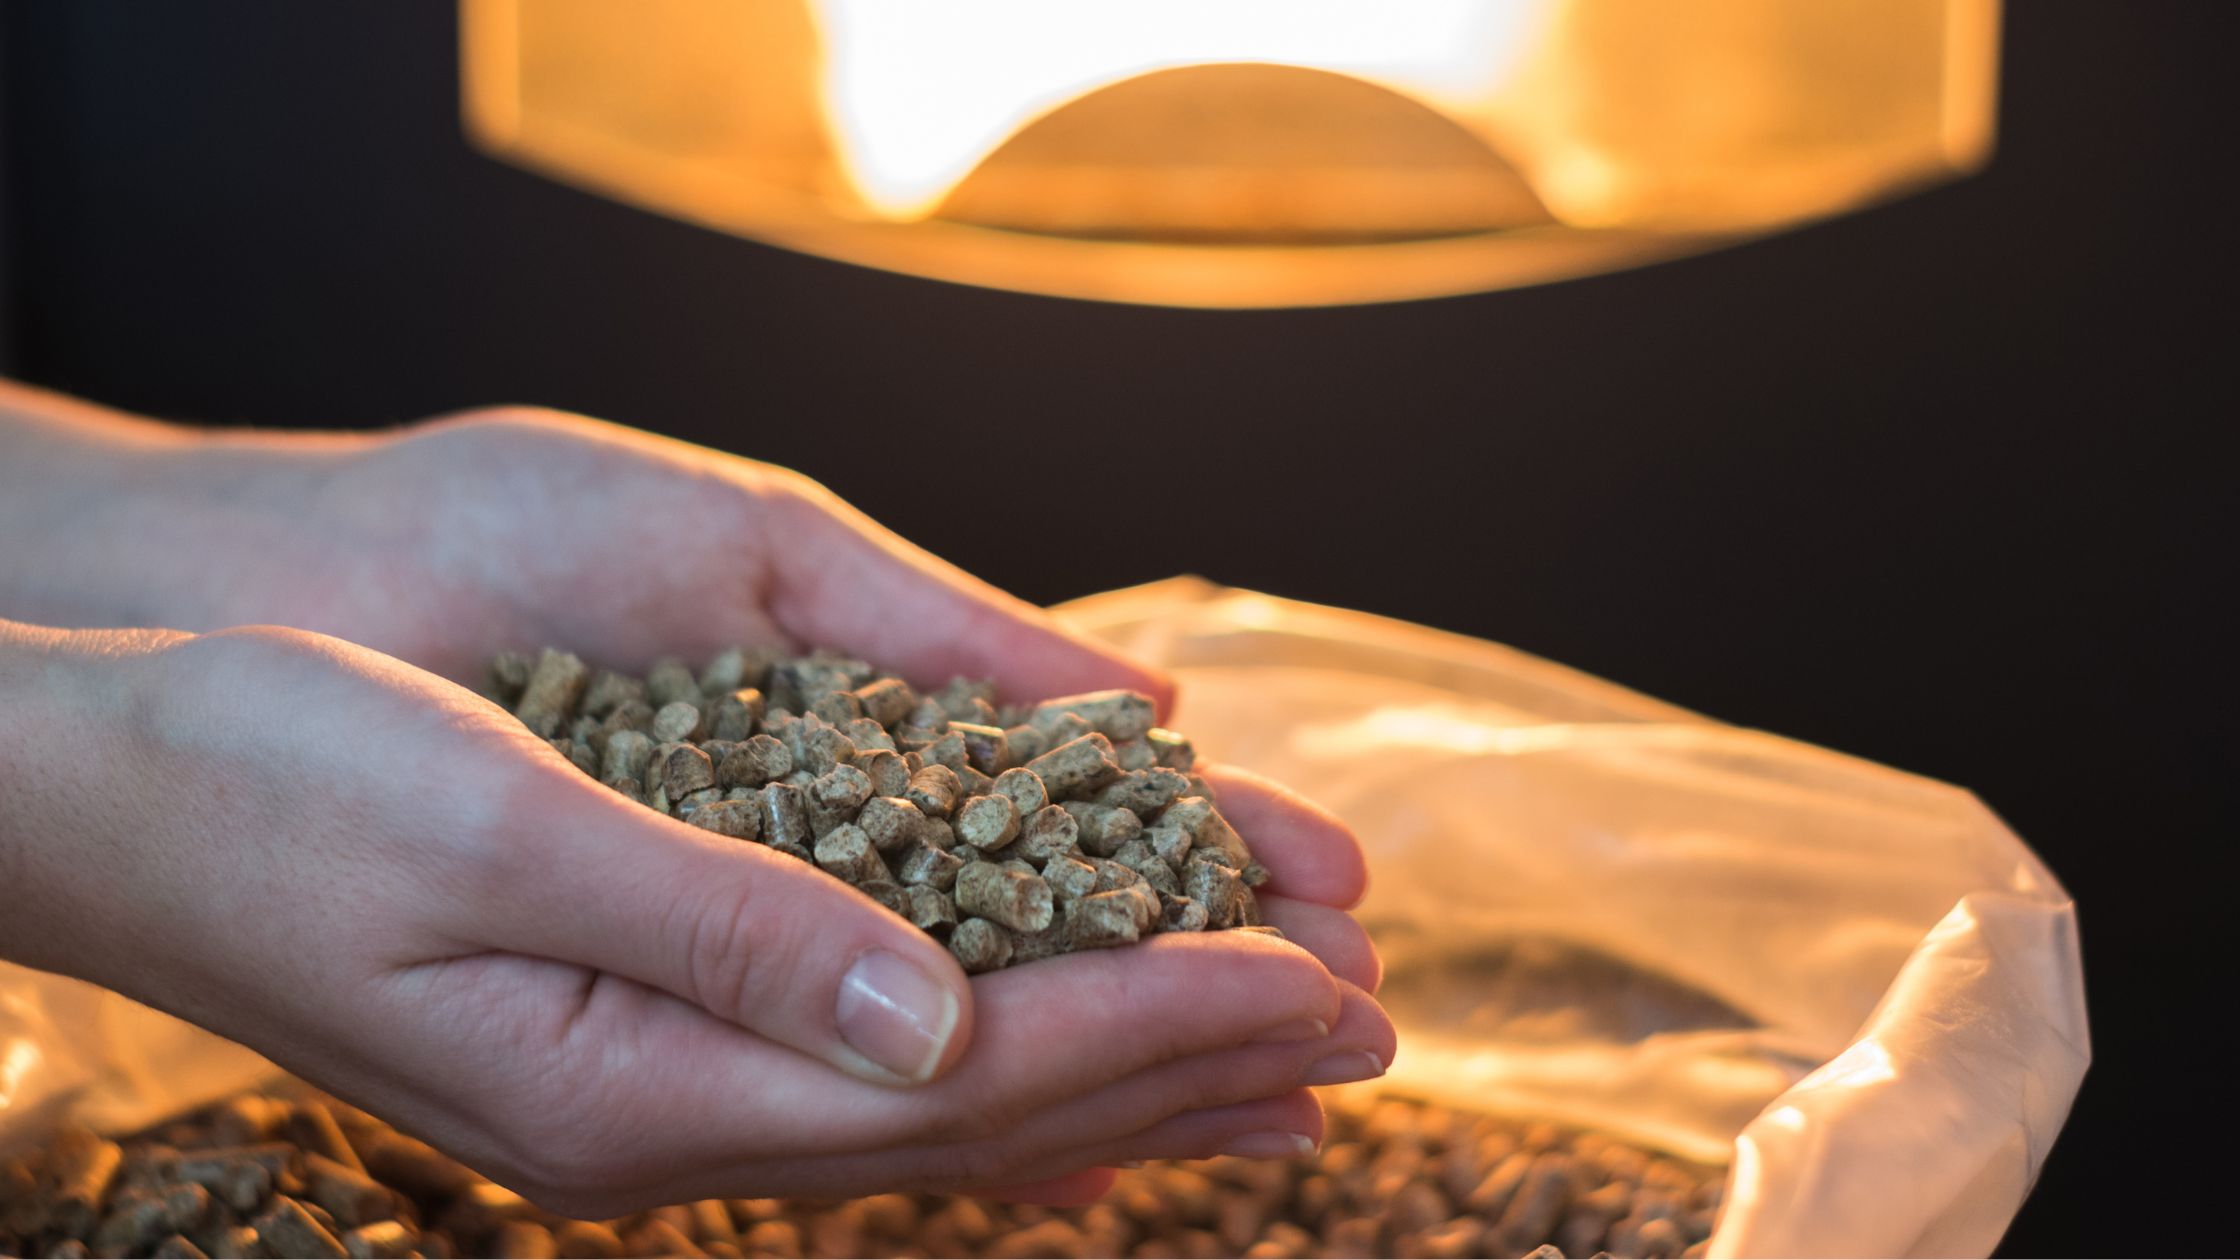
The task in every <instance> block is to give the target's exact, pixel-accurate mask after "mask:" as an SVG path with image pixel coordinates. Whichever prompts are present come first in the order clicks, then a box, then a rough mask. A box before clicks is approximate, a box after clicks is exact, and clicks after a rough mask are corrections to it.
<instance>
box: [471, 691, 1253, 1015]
mask: <svg viewBox="0 0 2240 1260" xmlns="http://www.w3.org/2000/svg"><path fill="white" fill-rule="evenodd" d="M484 690H485V693H486V694H487V695H489V696H490V698H492V699H493V700H496V701H497V702H498V703H500V704H503V705H505V706H506V707H508V708H510V709H511V710H512V711H513V713H514V715H515V716H517V717H519V718H520V719H521V721H522V722H523V723H524V724H525V725H527V726H528V727H529V729H530V730H532V731H535V732H536V733H537V734H538V735H540V736H542V737H544V738H545V739H547V740H549V741H551V744H552V746H553V748H554V749H556V750H557V751H558V752H560V754H561V755H563V756H565V757H567V758H569V759H570V760H571V761H573V762H574V763H575V765H576V766H577V768H579V769H581V770H582V771H583V772H584V773H585V774H588V775H591V776H592V777H593V778H596V779H598V780H599V781H600V782H602V783H604V784H606V785H607V786H608V787H610V788H612V789H614V790H615V791H617V792H620V793H621V794H623V795H624V796H627V797H629V798H630V799H632V800H634V801H640V802H642V803H644V804H646V805H648V806H651V807H652V808H654V809H658V810H660V811H662V812H663V813H666V814H670V815H672V816H674V817H676V818H679V819H682V820H683V821H685V822H689V823H691V824H693V825H694V826H697V827H702V828H705V829H706V830H709V831H713V832H716V833H718V834H720V835H725V836H730V837H733V838H736V839H739V840H742V841H749V842H753V843H757V844H763V845H767V846H769V847H770V848H772V849H774V850H776V851H778V852H780V853H784V854H787V855H789V856H791V857H796V858H799V859H801V860H802V861H804V862H813V863H815V864H816V865H817V866H818V867H820V868H822V869H823V870H825V871H826V872H828V873H830V874H832V875H835V876H837V877H839V878H841V879H844V880H846V881H847V882H849V883H850V884H853V885H855V886H856V887H857V888H858V889H861V890H862V891H863V892H864V893H866V894H867V895H869V896H870V897H871V898H872V899H873V900H875V901H877V902H879V903H880V904H882V905H884V906H886V907H887V908H888V909H890V910H892V911H894V912H895V913H896V914H899V915H901V916H903V917H904V918H906V919H908V920H910V922H912V923H913V924H915V925H917V926H918V927H919V928H922V929H923V930H925V931H926V932H928V933H931V934H932V935H934V936H936V937H938V938H940V939H941V940H943V941H945V942H946V943H947V944H948V947H949V950H950V952H951V953H953V954H955V955H956V956H957V959H958V961H959V962H961V963H962V964H963V965H964V969H965V970H966V971H968V972H975V973H977V972H984V971H994V970H996V969H998V968H1001V967H1004V966H1007V965H1010V964H1012V963H1019V962H1031V961H1033V960H1035V959H1039V958H1047V957H1050V956H1051V955H1054V954H1062V953H1067V952H1070V951H1073V950H1081V949H1097V948H1102V947H1105V946H1112V945H1125V944H1128V943H1130V942H1133V941H1136V940H1139V939H1141V938H1142V937H1144V936H1147V935H1150V934H1152V933H1155V932H1197V931H1206V930H1212V929H1239V930H1243V931H1250V932H1266V933H1271V934H1275V935H1281V933H1280V932H1278V931H1277V930H1276V929H1275V928H1273V927H1268V926H1265V925H1263V924H1262V923H1261V922H1260V912H1259V906H1258V902H1257V900H1256V899H1255V897H1254V895H1253V891H1252V890H1253V889H1254V888H1255V887H1258V886H1259V885H1261V884H1262V883H1264V882H1265V881H1266V880H1267V871H1266V870H1265V868H1263V867H1261V866H1260V865H1259V864H1258V863H1257V862H1254V861H1253V860H1252V855H1251V853H1250V852H1248V851H1247V850H1246V848H1245V846H1244V842H1243V841H1242V840H1240V839H1239V838H1238V836H1237V833H1236V831H1235V829H1233V828H1232V827H1230V825H1229V824H1228V822H1227V821H1226V820H1224V819H1223V818H1222V816H1221V813H1220V811H1219V810H1217V809H1215V808H1214V806H1213V803H1212V793H1211V791H1210V790H1209V789H1208V787H1207V785H1206V782H1205V780H1204V779H1202V778H1200V777H1198V776H1197V775H1195V774H1193V773H1192V772H1191V771H1192V766H1193V763H1194V762H1195V760H1196V753H1195V752H1194V751H1193V750H1192V748H1191V746H1190V742H1189V741H1188V740H1186V739H1184V738H1183V737H1181V736H1180V735H1177V734H1175V733H1174V732H1172V731H1168V730H1163V729H1160V728H1159V727H1156V726H1154V725H1152V722H1153V719H1154V717H1155V713H1154V710H1153V705H1152V701H1151V698H1150V697H1149V696H1145V695H1142V694H1141V693H1138V692H1133V691H1100V692H1094V693H1090V694H1086V695H1077V696H1061V697H1058V698H1057V699H1053V700H1044V701H1042V702H1040V703H1037V704H1030V705H1011V706H1007V707H1003V708H998V707H997V705H996V703H995V694H994V690H993V688H992V687H990V686H989V685H988V684H986V683H977V682H971V681H968V680H966V679H962V678H958V679H952V680H951V681H950V682H949V683H948V685H947V686H945V687H943V688H941V689H940V690H939V691H937V692H934V693H932V694H929V695H924V696H921V695H919V694H918V693H917V692H915V691H914V690H912V689H911V686H910V684H909V683H907V682H905V681H903V680H902V679H900V678H896V677H894V676H892V675H888V674H883V673H881V672H880V671H879V670H877V669H875V668H874V667H873V666H871V665H870V664H869V663H867V662H864V661H859V660H854V659H852V658H849V657H845V656H840V655H836V654H833V653H829V652H816V653H812V654H810V655H807V656H789V655H787V654H785V653H784V652H781V651H777V650H757V649H733V650H730V651H727V652H723V653H720V654H718V655H717V656H716V658H715V659H714V660H712V661H710V662H708V664H707V666H706V667H705V668H703V669H701V670H700V671H698V672H697V673H695V672H694V671H693V670H692V669H691V668H690V667H689V666H688V665H686V664H685V663H684V662H683V661H679V660H674V659H672V660H664V661H660V662H657V663H656V664H655V665H654V666H653V668H652V669H651V670H649V671H648V672H647V674H646V675H645V677H643V678H639V677H635V676H632V675H629V674H622V673H616V672H614V671H611V670H600V671H593V670H592V669H590V668H589V667H588V666H586V665H585V664H584V663H583V661H582V660H581V659H579V658H577V657H576V656H574V655H572V654H570V653H567V652H561V651H556V650H553V649H550V648H548V649H546V650H545V651H544V652H543V653H542V654H540V655H539V656H538V657H537V658H536V659H535V660H534V661H532V660H530V659H529V658H528V657H526V656H522V655H518V654H511V653H509V654H503V655H500V656H499V657H497V658H496V659H495V660H493V661H492V662H491V666H490V671H489V678H488V680H487V683H486V685H485V688H484Z"/></svg>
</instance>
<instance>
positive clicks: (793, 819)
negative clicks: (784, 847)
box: [761, 783, 815, 849]
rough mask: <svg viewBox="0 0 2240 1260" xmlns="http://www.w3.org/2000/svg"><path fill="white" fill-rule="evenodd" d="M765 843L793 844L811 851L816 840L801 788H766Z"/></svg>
mask: <svg viewBox="0 0 2240 1260" xmlns="http://www.w3.org/2000/svg"><path fill="white" fill-rule="evenodd" d="M761 796H762V840H763V843H765V844H768V845H771V846H773V847H775V846H778V845H780V844H789V845H792V846H793V847H795V848H797V849H807V848H808V847H809V846H810V845H811V844H812V843H814V841H815V836H814V835H813V834H812V833H811V831H810V829H809V809H808V805H807V804H806V802H805V798H804V797H803V796H802V793H801V789H800V788H797V787H795V786H793V785H792V784H790V783H766V784H764V785H763V787H762V793H761Z"/></svg>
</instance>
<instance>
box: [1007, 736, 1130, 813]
mask: <svg viewBox="0 0 2240 1260" xmlns="http://www.w3.org/2000/svg"><path fill="white" fill-rule="evenodd" d="M1027 769H1029V770H1032V771H1034V772H1035V774H1036V775H1038V776H1040V777H1041V779H1042V783H1043V786H1044V787H1046V788H1048V789H1049V791H1050V796H1051V798H1052V799H1054V800H1062V799H1064V798H1066V797H1069V796H1073V795H1076V794H1078V793H1080V792H1084V791H1087V790H1089V789H1092V788H1096V787H1101V786H1102V785H1103V784H1104V783H1105V782H1106V781H1108V780H1110V779H1112V778H1113V777H1114V776H1116V775H1118V774H1119V773H1120V767H1119V766H1118V765H1116V764H1114V763H1113V760H1112V741H1111V740H1108V739H1106V738H1105V737H1104V736H1102V735H1099V734H1094V733H1092V734H1088V735H1084V736H1082V737H1081V738H1079V739H1076V740H1072V741H1069V742H1067V743H1064V744H1060V745H1059V746H1057V747H1056V748H1053V749H1051V750H1050V751H1049V752H1046V753H1044V754H1042V755H1041V756H1039V757H1037V758H1035V759H1034V760H1033V761H1030V762H1028V763H1027Z"/></svg>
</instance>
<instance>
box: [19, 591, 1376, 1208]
mask: <svg viewBox="0 0 2240 1260" xmlns="http://www.w3.org/2000/svg"><path fill="white" fill-rule="evenodd" d="M78 668H80V669H82V670H84V671H90V672H88V673H87V674H86V675H85V676H86V678H87V679H88V681H87V682H86V683H85V685H83V686H82V687H80V688H79V689H78V691H77V693H76V694H77V699H76V700H75V701H74V702H73V703H72V705H71V707H72V709H73V710H74V711H75V712H76V713H77V714H78V716H79V718H80V721H79V722H78V723H77V725H76V726H75V727H74V729H73V736H74V738H73V741H71V744H70V747H69V748H68V750H67V753H66V754H54V755H53V757H52V761H51V764H48V765H47V766H46V768H45V772H46V773H47V774H49V775H51V776H53V779H52V780H51V782H52V783H53V786H54V787H55V789H56V790H55V791H54V792H52V793H48V794H46V795H43V796H40V797H37V798H34V805H33V807H34V808H37V807H38V806H37V805H36V801H40V800H45V801H54V800H62V801H67V802H69V804H68V807H67V810H68V812H67V815H66V816H65V817H61V818H52V819H49V818H42V817H32V818H18V819H16V820H15V821H16V822H19V823H24V824H30V825H37V826H39V827H40V828H42V829H43V830H45V831H46V832H48V833H51V834H63V833H67V834H68V836H69V837H70V839H69V841H68V842H67V843H59V844H54V845H47V846H41V845H36V844H34V845H29V846H27V847H26V850H25V851H24V852H22V853H18V854H16V855H14V856H15V859H17V861H18V865H16V866H14V867H11V868H10V873H11V875H20V876H21V877H23V878H25V879H26V880H27V881H29V882H28V883H27V886H34V887H38V888H40V889H41V890H42V891H43V892H44V893H45V895H44V896H43V897H42V898H41V899H40V906H39V907H38V908H37V909H35V910H33V911H32V912H30V914H29V915H28V916H27V917H25V918H22V919H19V920H18V922H17V923H16V924H15V925H14V927H13V928H12V929H11V930H10V932H9V934H8V935H9V939H8V941H7V942H6V944H7V945H8V946H9V948H10V951H11V952H14V953H17V954H18V955H19V956H22V959H23V961H26V962H29V963H31V964H32V965H35V966H43V967H49V968H52V969H55V970H63V971H68V972H71V973H74V974H78V975H81V976H84V977H86V978H88V979H92V980H94V981H96V982H98V983H102V984H105V985H108V986H110V987H113V988H116V989H119V990H121V991H123V992H125V993H127V994H129V995H131V996H135V997H139V998H141V999H143V1000H147V1001H150V1002H152V1003H154V1004H156V1005H159V1006H163V1007H165V1008H167V1009H170V1010H172V1011H174V1012H175V1013H177V1014H180V1015H183V1016H185V1017H187V1018H189V1019H192V1020H195V1021H196V1022H198V1023H201V1024H203V1025H205V1026H207V1027H210V1028H212V1029H214V1030H216V1031H218V1032H220V1033H223V1034H227V1035H231V1036H234V1037H236V1038H238V1039H241V1040H244V1041H246V1042H248V1043H250V1044H252V1045H254V1046H255V1047H257V1048H258V1049H260V1050H262V1051H264V1052H266V1053H267V1054H269V1055H270V1056H271V1057H272V1058H274V1059H275V1060H276V1061H278V1062H279V1063H280V1064H282V1065H283V1066H285V1067H287V1068H289V1069H291V1070H293V1071H296V1072H298V1073H300V1074H302V1075H303V1076H305V1077H307V1078H308V1079H310V1080H312V1081H314V1082H316V1083H318V1084H320V1085H322V1086H325V1087H327V1088H329V1089H332V1090H334V1091H335V1092H337V1093H339V1094H341V1095H343V1096H345V1097H347V1098H350V1099H352V1100H354V1101H357V1102H359V1103H361V1104H362V1105H365V1106H367V1107H369V1108H370V1109H372V1110H374V1111H376V1112H378V1113H380V1114H382V1115H384V1116H385V1117H389V1118H391V1119H393V1120H395V1121H397V1122H398V1123H400V1124H401V1125H402V1126H404V1127H406V1128H407V1129H409V1130H412V1131H415V1132H417V1133H419V1134H421V1135H422V1136H425V1137H427V1138H429V1139H430V1140H432V1141H434V1142H436V1143H437V1144H438V1145H440V1146H443V1147H445V1148H446V1149H448V1150H450V1151H452V1152H453V1153H455V1154H457V1155H459V1156H460V1157H462V1158H464V1159H465V1160H467V1161H468V1162H469V1163H471V1164H473V1165H474V1166H476V1167H477V1168H480V1169H483V1170H486V1171H487V1172H489V1173H491V1174H492V1175H493V1176H495V1177H496V1178H497V1179H499V1180H500V1181H503V1182H505V1183H507V1184H509V1185H512V1186H514V1187H516V1188H518V1189H521V1190H522V1191H524V1192H526V1193H528V1194H530V1195H531V1196H533V1197H535V1198H537V1199H539V1200H540V1201H542V1202H544V1203H546V1204H548V1205H550V1206H553V1207H555V1208H559V1209H561V1210H565V1211H569V1212H574V1213H577V1214H583V1215H593V1216H601V1215H611V1214H614V1213H617V1212H620V1211H623V1210H625V1209H628V1208H632V1207H637V1206H643V1205H647V1204H653V1203H658V1202H673V1201H679V1200H682V1199H688V1198H699V1197H706V1196H710V1195H718V1194H721V1195H755V1196H760V1195H777V1194H811V1195H820V1196H838V1195H848V1194H857V1193H868V1192H873V1191H879V1190H886V1189H892V1188H896V1187H920V1188H956V1187H966V1186H980V1185H990V1184H1006V1183H1019V1182H1031V1181H1037V1180H1042V1179H1048V1178H1053V1177H1063V1176H1065V1175H1066V1174H1071V1173H1075V1172H1077V1171H1079V1170H1082V1169H1087V1168H1091V1167H1093V1166H1096V1165H1098V1164H1102V1163H1107V1162H1111V1161H1117V1160H1127V1159H1140V1158H1152V1157H1162V1156H1178V1155H1204V1154H1211V1153H1214V1152H1217V1151H1222V1150H1233V1151H1236V1152H1238V1153H1246V1154H1262V1155H1269V1154H1280V1153H1288V1152H1289V1151H1291V1150H1295V1149H1302V1148H1303V1147H1304V1146H1305V1145H1306V1144H1309V1143H1312V1142H1313V1141H1315V1140H1316V1139H1317V1138H1318V1137H1319V1134H1320V1128H1319V1125H1320V1118H1319V1113H1318V1112H1317V1111H1316V1110H1315V1108H1314V1104H1313V1102H1312V1100H1311V1098H1309V1097H1308V1096H1306V1095H1305V1094H1304V1093H1303V1092H1302V1091H1301V1089H1300V1087H1301V1086H1302V1085H1305V1084H1312V1083H1324V1082H1329V1081H1334V1080H1338V1079H1355V1078H1359V1077H1363V1076H1368V1075H1373V1074H1375V1071H1376V1069H1377V1066H1378V1065H1379V1064H1381V1063H1382V1062H1385V1061H1389V1059H1390V1057H1391V1053H1392V1041H1391V1029H1390V1027H1389V1025H1388V1024H1387V1023H1386V1022H1385V1020H1384V1018H1383V1016H1382V1014H1381V1013H1380V1012H1379V1011H1378V1010H1377V1009H1376V1007H1375V1005H1374V1003H1373V1002H1372V1001H1371V1000H1370V999H1369V998H1368V997H1367V995H1366V994H1364V993H1363V992H1361V991H1360V990H1359V989H1358V988H1357V987H1355V986H1353V985H1350V984H1348V983H1346V982H1344V981H1342V980H1339V979H1337V978H1335V977H1333V976H1332V975H1331V974H1330V972H1329V971H1328V970H1327V969H1326V968H1325V967H1323V966H1322V965H1320V964H1319V963H1318V962H1317V961H1316V960H1315V959H1314V958H1312V957H1310V956H1309V955H1308V954H1307V953H1306V952H1304V951H1302V950H1300V949H1297V948H1294V947H1292V946H1291V945H1288V944H1286V943H1283V942H1280V941H1275V940H1272V939H1268V938H1262V937H1255V936H1250V935H1248V934H1240V933H1226V934H1205V935H1189V936H1185V935H1172V936H1160V937H1157V938H1154V939H1153V940H1151V941H1148V942H1146V943H1144V944H1141V945H1138V946H1136V947H1133V948H1129V949H1124V950H1107V951H1098V952H1094V953H1089V954H1081V955H1068V956H1064V957H1061V958H1056V959H1049V960H1045V961H1042V962H1038V963H1035V964H1032V965H1026V966H1021V967H1018V968H1015V969H1012V970H1008V971H1004V972H1001V973H997V974H993V975H988V976H983V977H979V978H978V979H976V980H974V981H971V982H969V983H968V982H967V980H966V978H965V977H964V975H963V974H962V973H961V971H959V970H958V968H957V967H956V965H955V963H954V962H953V960H952V959H951V958H950V957H949V955H948V954H947V952H946V951H945V950H944V949H943V948H942V947H941V946H940V945H939V944H938V943H936V942H935V941H933V940H932V939H930V938H928V937H926V936H924V935H922V934H920V933H919V932H917V931H916V930H915V929H913V928H911V927H910V926H909V925H908V924H906V923H904V922H903V921H902V920H901V919H899V918H898V917H896V916H894V915H892V914H890V913H888V912H886V911H885V910H883V909H880V908H878V907H877V906H876V905H874V904H873V903H872V902H870V901H869V900H868V899H867V898H865V897H863V896H862V895H861V894H860V893H858V892H857V891H856V890H854V889H853V888H850V887H848V886H846V885H844V884H842V883H840V882H838V881H836V880H833V879H831V878H830V877H828V876H826V875H824V874H822V873H821V872H819V871H817V870H815V869H814V868H812V867H810V866H809V865H807V864H805V863H802V862H799V861H797V860H795V859H792V858H788V857H785V856H783V855H781V854H779V853H777V852H775V851H774V850H770V849H767V848H764V847H762V846H759V845H752V844H747V843H742V842H739V841H734V840H730V839H726V838H723V837H719V836H716V835H713V834H712V833H709V832H705V831H700V830H697V829H695V828H692V827H690V826H687V825H685V824H683V823H680V822H676V821H674V820H671V819H669V818H666V817H664V816H662V815H659V814H657V813H655V812H653V811H651V810H647V809H645V808H644V807H643V806H640V805H637V804H635V803H633V802H630V801H628V800H625V799H624V798H622V797H621V796H618V795H616V794H615V793H613V792H611V791H610V790H608V789H606V788H604V787H601V786H600V785H598V784H596V783H594V782H592V781H591V780H589V779H588V778H586V777H585V776H583V775H582V774H580V773H579V772H577V771H576V770H575V769H574V767H572V766H571V765H569V764H568V763H567V762H566V761H565V760H564V759H563V758H561V757H560V756H558V755H557V754H555V753H554V752H552V750H551V749H550V748H549V746H547V745H546V744H544V743H543V742H542V741H540V740H538V739H537V738H535V737H534V736H533V735H531V734H530V733H529V732H528V731H527V730H526V729H525V728H523V727H522V726H521V725H520V724H519V723H518V722H516V721H515V720H514V719H513V718H511V717H510V716H509V715H507V714H506V713H504V712H503V711H501V710H500V709H498V708H497V707H495V706H494V705H492V704H490V703H489V702H487V701H485V700H484V699H482V698H480V697H478V696H476V695H474V694H472V693H471V692H468V691H467V690H465V689H463V688H461V687H458V686H456V685H454V684H451V683H448V682H446V681H444V680H442V679H440V678H437V677H435V676H434V675H431V674H428V673H425V672H423V671H421V670H419V669H416V668H414V667H412V666H409V665H406V664H404V663H402V662H399V661H397V660H395V659H393V658H390V657H386V656H383V655H381V654H379V653H376V652H373V651H371V650H368V649H366V648H362V647H358V646H355V645H351V644H348V643H344V642H342V641H340V640H336V639H333V638H328V637H325V636H320V635H315V634H311V633H307V632H303V631H298V630H282V629H270V628H250V629H239V630H229V631H222V632H216V633H211V634H205V635H200V636H160V635H159V636H155V637H154V638H153V639H152V640H150V641H147V642H139V641H134V642H131V643H127V644H125V645H122V646H110V647H107V648H104V649H101V650H100V651H97V652H92V653H85V654H83V660H82V661H81V664H80V665H79V666H78ZM103 671H109V672H103ZM119 671H121V672H119ZM48 808H51V806H49V807H48ZM1279 856H1280V855H1279ZM1091 1188H1093V1186H1092V1187H1091Z"/></svg>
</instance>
